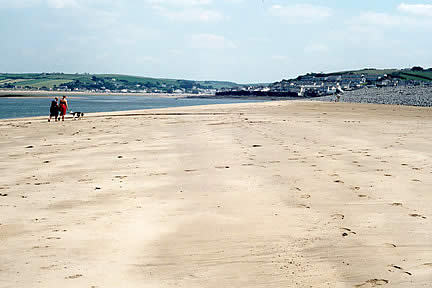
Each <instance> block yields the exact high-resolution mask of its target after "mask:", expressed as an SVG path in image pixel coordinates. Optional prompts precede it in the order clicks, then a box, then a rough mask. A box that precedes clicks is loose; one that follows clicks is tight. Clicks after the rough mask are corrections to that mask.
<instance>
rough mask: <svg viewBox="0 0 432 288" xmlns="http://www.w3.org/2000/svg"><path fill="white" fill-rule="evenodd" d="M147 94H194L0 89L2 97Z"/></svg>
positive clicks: (182, 95)
mask: <svg viewBox="0 0 432 288" xmlns="http://www.w3.org/2000/svg"><path fill="white" fill-rule="evenodd" d="M62 95H66V96H147V97H162V98H185V97H188V96H192V95H194V94H169V93H96V92H73V91H28V90H0V97H45V96H46V97H52V96H62Z"/></svg>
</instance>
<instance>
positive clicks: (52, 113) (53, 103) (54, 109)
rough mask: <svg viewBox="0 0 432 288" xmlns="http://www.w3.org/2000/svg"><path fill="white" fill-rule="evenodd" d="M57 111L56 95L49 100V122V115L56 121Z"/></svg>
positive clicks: (49, 119)
mask: <svg viewBox="0 0 432 288" xmlns="http://www.w3.org/2000/svg"><path fill="white" fill-rule="evenodd" d="M58 112H59V105H58V97H55V98H54V100H52V101H51V107H50V116H49V118H48V122H51V117H54V119H55V121H56V122H57V119H58Z"/></svg>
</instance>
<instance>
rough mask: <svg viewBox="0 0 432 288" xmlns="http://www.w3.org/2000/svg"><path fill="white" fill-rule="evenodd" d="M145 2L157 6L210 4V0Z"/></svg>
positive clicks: (154, 0)
mask: <svg viewBox="0 0 432 288" xmlns="http://www.w3.org/2000/svg"><path fill="white" fill-rule="evenodd" d="M147 2H148V3H151V4H157V5H161V4H168V5H177V6H199V5H208V4H211V3H212V0H147Z"/></svg>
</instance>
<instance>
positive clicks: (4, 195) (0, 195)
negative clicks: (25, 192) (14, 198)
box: [0, 194, 8, 197]
mask: <svg viewBox="0 0 432 288" xmlns="http://www.w3.org/2000/svg"><path fill="white" fill-rule="evenodd" d="M7 196H8V194H0V197H7Z"/></svg>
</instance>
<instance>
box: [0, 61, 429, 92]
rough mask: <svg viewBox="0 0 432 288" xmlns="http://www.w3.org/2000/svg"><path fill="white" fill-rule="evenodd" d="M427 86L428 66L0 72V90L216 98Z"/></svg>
mask: <svg viewBox="0 0 432 288" xmlns="http://www.w3.org/2000/svg"><path fill="white" fill-rule="evenodd" d="M397 86H403V87H411V86H432V68H429V69H424V68H422V67H420V66H415V67H412V68H408V69H401V70H399V69H386V70H378V69H363V70H358V71H347V72H337V73H330V74H324V73H309V74H306V75H302V76H299V77H297V78H295V79H289V80H282V81H279V82H275V83H271V84H250V85H245V84H237V83H234V82H226V81H225V82H224V81H192V80H176V79H156V78H148V77H138V76H127V75H117V74H97V75H92V74H89V73H82V74H79V73H75V74H64V73H27V74H24V73H21V74H19V73H18V74H11V73H0V90H2V91H11V90H16V91H54V92H83V93H119V94H121V93H168V94H192V95H197V96H199V95H216V96H221V97H243V96H246V97H247V96H249V97H254V96H258V97H259V96H264V97H265V96H271V97H320V96H326V95H334V94H337V93H339V92H343V91H352V90H358V89H363V88H371V87H397Z"/></svg>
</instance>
